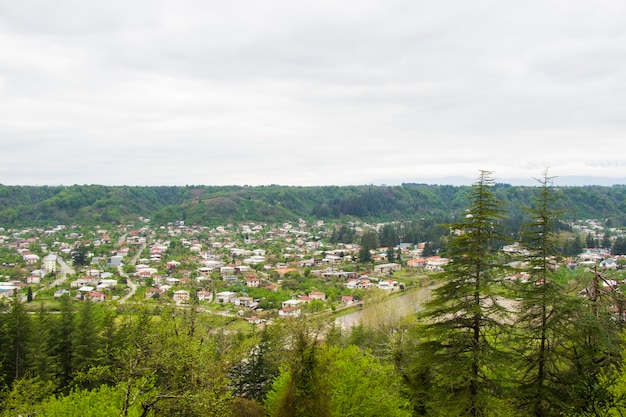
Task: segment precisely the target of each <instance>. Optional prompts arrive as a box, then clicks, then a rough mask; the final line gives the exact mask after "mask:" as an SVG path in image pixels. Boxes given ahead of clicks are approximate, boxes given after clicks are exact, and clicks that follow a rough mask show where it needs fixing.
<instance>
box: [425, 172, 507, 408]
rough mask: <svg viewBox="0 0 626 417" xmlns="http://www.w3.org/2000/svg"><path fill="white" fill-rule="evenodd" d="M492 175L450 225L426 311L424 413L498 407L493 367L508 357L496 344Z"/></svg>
mask: <svg viewBox="0 0 626 417" xmlns="http://www.w3.org/2000/svg"><path fill="white" fill-rule="evenodd" d="M490 175H491V173H490V172H488V171H481V173H480V176H479V178H478V180H477V182H476V183H475V184H474V185H473V186H472V190H471V194H470V203H469V206H468V209H467V212H466V216H465V217H464V218H463V219H461V220H460V221H459V222H457V223H455V224H452V225H450V230H451V231H452V232H453V237H452V239H451V241H450V243H449V245H448V252H449V253H448V257H449V258H450V259H451V262H450V264H449V265H448V266H447V268H446V270H445V272H443V273H442V275H441V279H442V281H443V282H442V283H441V285H440V286H439V287H438V288H437V289H436V290H434V293H433V295H434V296H433V299H432V301H430V302H429V303H427V305H426V309H425V314H424V316H423V318H424V319H425V322H426V323H425V325H424V327H423V329H421V333H422V335H423V340H422V341H421V342H420V343H419V344H418V346H417V358H418V359H417V360H418V361H419V363H420V364H421V369H422V370H424V369H427V371H423V373H424V375H428V376H429V377H428V379H427V380H425V382H424V383H425V384H426V385H427V386H425V387H422V388H423V394H424V395H425V396H426V398H424V399H423V400H424V409H425V410H427V413H428V414H429V415H441V416H444V415H445V416H452V415H454V416H471V417H479V416H487V415H497V413H498V411H497V410H498V409H502V407H501V404H500V403H499V401H498V396H499V387H500V380H499V378H498V371H499V370H500V369H502V368H503V367H504V366H503V365H502V364H503V361H505V357H504V356H503V352H502V351H501V349H500V348H499V346H498V344H497V343H498V337H499V336H501V335H502V334H503V333H504V332H505V331H506V329H505V327H506V326H505V324H504V323H505V316H506V315H507V313H508V311H507V310H506V309H505V308H504V307H502V306H501V305H500V304H499V303H498V300H497V298H496V297H495V295H494V289H495V288H496V287H497V285H498V284H499V282H500V279H499V278H500V277H501V271H502V269H503V268H502V267H501V264H500V260H499V258H498V250H497V249H498V248H497V247H496V246H495V245H496V242H501V241H502V235H501V234H500V232H499V225H498V222H499V221H500V220H501V219H502V217H503V215H502V206H501V203H500V202H499V201H498V200H497V199H496V198H495V196H494V194H493V187H494V183H493V180H492V179H491V177H490ZM416 369H420V367H419V366H418V367H417V368H416Z"/></svg>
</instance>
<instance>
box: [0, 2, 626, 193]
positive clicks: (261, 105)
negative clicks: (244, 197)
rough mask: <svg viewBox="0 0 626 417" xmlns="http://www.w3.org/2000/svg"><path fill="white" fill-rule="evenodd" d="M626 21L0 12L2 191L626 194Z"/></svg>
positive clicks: (322, 12)
mask: <svg viewBox="0 0 626 417" xmlns="http://www.w3.org/2000/svg"><path fill="white" fill-rule="evenodd" d="M625 18H626V3H624V2H621V1H617V0H604V1H602V0H600V1H596V2H587V1H575V0H573V1H567V2H565V1H556V0H544V1H534V0H531V1H526V2H507V1H505V2H503V1H501V0H500V1H495V0H493V1H491V0H479V1H478V2H466V1H460V0H450V1H437V2H435V1H419V2H415V1H403V0H386V1H382V0H381V1H375V0H364V1H360V2H349V3H346V2H336V1H315V2H311V1H304V2H290V1H285V0H273V1H272V0H269V1H264V2H253V1H242V0H239V1H229V2H217V1H213V0H209V1H176V2H174V1H171V0H163V1H157V2H148V1H144V0H138V1H135V2H122V1H115V0H113V1H106V2H104V1H89V2H79V1H70V0H58V1H54V2H49V1H43V0H40V1H35V0H23V1H3V0H0V45H2V57H1V58H0V114H1V115H2V116H1V117H0V141H1V143H2V145H3V146H2V148H3V149H2V153H1V154H0V183H3V184H51V185H57V184H91V183H98V184H111V185H118V184H129V185H159V184H211V185H221V184H250V185H256V184H271V183H276V184H287V185H326V184H337V185H343V184H366V183H372V182H373V183H381V182H386V183H400V182H430V180H431V179H435V178H442V177H456V176H464V177H469V178H475V177H476V176H477V173H478V171H479V170H481V169H488V170H492V171H494V173H495V176H496V178H518V177H519V178H529V179H530V178H532V177H537V176H540V174H541V172H542V171H543V170H544V169H546V168H547V167H549V168H550V172H551V174H553V175H556V176H558V177H568V176H585V177H613V178H618V179H623V178H625V177H626V142H625V141H624V136H625V135H624V134H625V133H626V100H625V97H626V26H625V25H624V24H623V22H624V19H625ZM557 182H558V181H557Z"/></svg>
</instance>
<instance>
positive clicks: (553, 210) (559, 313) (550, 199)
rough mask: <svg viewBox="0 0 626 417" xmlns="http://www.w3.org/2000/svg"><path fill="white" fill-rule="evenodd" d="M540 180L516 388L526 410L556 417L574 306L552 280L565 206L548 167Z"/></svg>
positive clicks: (529, 238) (528, 229) (530, 227)
mask: <svg viewBox="0 0 626 417" xmlns="http://www.w3.org/2000/svg"><path fill="white" fill-rule="evenodd" d="M538 181H539V184H540V187H539V192H538V195H537V196H536V197H535V198H534V204H533V207H531V208H529V209H528V212H529V214H530V221H529V223H527V224H526V225H525V227H524V230H523V234H522V237H523V244H524V246H525V247H526V248H527V249H528V251H529V255H528V257H527V259H526V261H527V265H528V270H527V273H528V276H529V280H528V281H529V282H527V283H523V284H521V285H522V286H521V288H520V294H519V295H520V296H521V298H522V301H521V306H520V311H521V314H520V316H519V317H518V326H516V327H517V328H518V329H520V330H521V333H520V335H519V336H520V339H518V340H517V343H515V344H514V345H515V346H518V347H519V349H520V350H521V351H520V353H521V357H522V360H521V373H520V374H521V375H522V377H521V378H522V379H521V382H520V384H519V386H520V389H519V390H517V393H518V395H519V398H520V400H521V404H522V406H523V407H524V409H525V410H527V412H528V415H533V416H538V417H539V416H551V415H554V416H557V415H561V414H560V413H561V412H562V411H563V407H562V405H563V402H562V400H564V398H563V397H562V395H561V393H560V392H559V391H558V390H557V389H556V388H557V387H558V386H559V385H560V381H559V379H560V378H562V377H563V374H562V373H561V372H560V370H559V365H561V366H562V365H563V363H562V360H560V359H559V356H560V355H562V354H563V349H564V348H565V344H567V342H566V338H565V335H566V334H567V332H566V331H565V329H567V328H568V327H571V326H572V323H573V321H572V318H573V317H572V313H573V311H574V310H573V307H574V306H573V305H572V303H571V302H568V299H569V298H570V297H569V296H568V294H567V293H566V292H565V289H564V288H562V287H561V286H560V285H559V284H558V283H557V282H556V280H554V279H553V278H554V275H555V274H554V271H555V269H554V268H555V265H556V263H555V262H556V256H557V254H558V248H557V245H558V236H557V231H556V224H557V222H558V221H559V219H560V217H561V210H559V209H558V208H557V207H556V196H555V192H554V190H553V189H552V178H551V177H548V175H547V172H545V173H544V175H543V177H542V178H540V179H538ZM573 301H575V300H573ZM559 362H561V363H560V364H559Z"/></svg>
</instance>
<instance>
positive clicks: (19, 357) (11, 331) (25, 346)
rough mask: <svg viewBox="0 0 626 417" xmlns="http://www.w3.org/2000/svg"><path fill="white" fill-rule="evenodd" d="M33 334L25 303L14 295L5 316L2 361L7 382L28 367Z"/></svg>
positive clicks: (18, 375) (19, 376) (21, 373)
mask: <svg viewBox="0 0 626 417" xmlns="http://www.w3.org/2000/svg"><path fill="white" fill-rule="evenodd" d="M30 336H31V320H30V317H29V316H28V314H27V313H26V309H25V308H24V304H23V303H22V301H21V300H20V299H19V297H17V296H14V297H13V298H12V299H11V302H10V304H9V311H8V313H7V316H6V318H5V325H4V337H3V339H5V345H4V349H3V350H4V351H3V352H2V353H3V356H4V358H3V359H2V363H3V365H4V369H5V375H6V379H7V382H11V381H14V380H16V379H18V378H21V377H22V376H23V375H24V374H25V373H26V370H27V369H28V365H29V364H28V360H29V359H30V355H29V347H30V343H29V338H30Z"/></svg>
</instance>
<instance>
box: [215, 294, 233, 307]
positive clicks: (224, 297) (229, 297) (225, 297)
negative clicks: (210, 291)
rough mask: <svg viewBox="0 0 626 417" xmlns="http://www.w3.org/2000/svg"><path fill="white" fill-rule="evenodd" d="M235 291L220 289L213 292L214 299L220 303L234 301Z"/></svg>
mask: <svg viewBox="0 0 626 417" xmlns="http://www.w3.org/2000/svg"><path fill="white" fill-rule="evenodd" d="M235 298H237V293H236V292H232V291H222V292H218V293H217V294H215V301H216V302H218V303H220V304H229V303H234V302H235Z"/></svg>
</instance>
